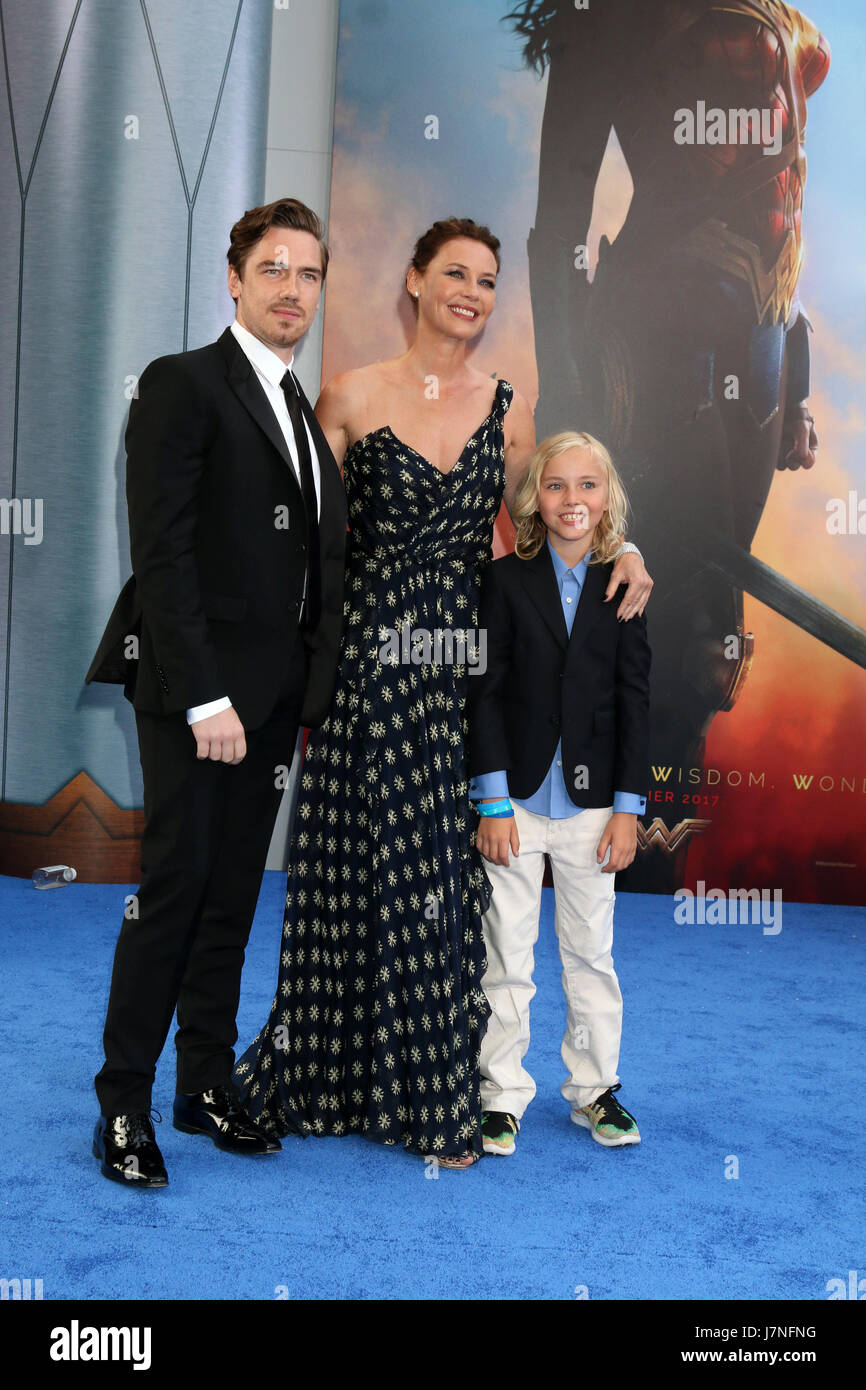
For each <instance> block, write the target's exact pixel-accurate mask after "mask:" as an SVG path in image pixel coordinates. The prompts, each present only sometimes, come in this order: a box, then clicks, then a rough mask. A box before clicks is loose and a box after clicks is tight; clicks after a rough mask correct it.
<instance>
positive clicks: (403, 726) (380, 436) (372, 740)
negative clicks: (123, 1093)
mask: <svg viewBox="0 0 866 1390" xmlns="http://www.w3.org/2000/svg"><path fill="white" fill-rule="evenodd" d="M512 394H513V388H512V387H511V386H510V385H508V383H507V382H504V381H500V382H499V383H498V385H497V388H496V397H495V400H494V402H493V408H492V410H491V412H490V414H489V415H488V417H487V419H486V420H484V421H483V423H482V424H481V425H479V427H478V429H477V430H476V431H475V433H474V434H473V435H472V438H471V439H469V440H468V441H467V443H466V445H465V447H464V449H463V452H462V453H461V455H460V458H459V460H458V461H457V463H456V464H455V466H454V467H453V468H452V469H451V471H450V473H447V474H443V473H442V472H440V471H439V469H437V468H436V467H435V466H434V465H433V464H432V463H430V462H429V460H428V459H426V458H424V457H423V456H422V455H421V454H418V453H416V452H415V450H414V449H411V448H410V447H409V446H408V445H406V444H403V443H401V441H400V440H399V439H398V438H397V437H396V436H395V435H394V434H393V433H392V431H391V430H390V428H389V427H388V426H387V425H386V426H383V427H382V428H381V429H378V430H374V431H373V432H372V433H371V434H368V435H365V437H364V438H363V439H361V440H359V441H358V442H357V443H356V444H354V445H352V447H351V448H350V449H349V451H348V452H347V454H346V459H345V464H344V480H345V485H346V493H347V497H348V505H349V525H350V536H349V544H348V552H347V568H346V603H345V620H344V628H343V640H342V646H341V652H340V664H339V672H338V676H337V683H336V689H335V693H334V699H333V703H332V706H331V711H330V714H329V716H328V719H327V722H326V723H325V724H324V725H323V726H322V728H321V729H318V730H314V731H312V732H311V734H310V736H309V739H308V742H307V748H306V756H305V760H304V765H303V770H302V773H301V782H300V789H299V793H298V803H297V809H296V813H295V819H294V825H293V834H292V843H291V858H290V868H289V879H288V892H287V895H286V914H285V921H284V926H283V940H282V953H281V958H280V972H279V980H278V984H277V992H276V997H275V999H274V1003H273V1007H272V1009H271V1014H270V1017H269V1019H268V1021H267V1023H266V1024H265V1027H264V1028H263V1029H262V1031H261V1033H259V1035H258V1037H257V1038H256V1039H255V1041H254V1042H253V1044H252V1045H251V1046H250V1047H249V1048H248V1050H247V1051H246V1052H245V1053H244V1055H243V1057H242V1058H241V1059H240V1061H239V1062H238V1063H237V1066H236V1069H235V1081H236V1083H237V1085H238V1088H239V1090H240V1093H241V1097H242V1100H243V1102H244V1104H245V1105H246V1107H247V1109H248V1111H249V1113H250V1115H251V1116H252V1118H253V1119H254V1120H255V1121H256V1122H257V1123H259V1124H260V1125H261V1126H262V1128H263V1129H265V1130H266V1131H267V1132H268V1133H269V1134H272V1135H278V1136H281V1135H284V1134H287V1133H301V1134H313V1135H324V1134H347V1133H361V1134H365V1135H367V1136H368V1137H369V1138H372V1139H378V1140H380V1141H382V1142H384V1143H386V1144H403V1145H405V1147H406V1148H407V1149H409V1150H411V1151H412V1152H415V1153H420V1154H439V1155H445V1154H462V1153H466V1152H467V1151H469V1152H473V1153H479V1154H480V1153H481V1152H482V1145H481V1133H480V1126H481V1100H480V1089H479V1077H480V1074H479V1052H480V1043H481V1038H482V1036H483V1032H484V1028H485V1026H486V1020H487V1017H488V1015H489V1012H490V1010H489V1006H488V1004H487V1001H486V999H485V997H484V993H483V991H482V989H481V978H482V975H483V974H484V970H485V964H486V962H485V954H484V943H483V938H482V931H481V916H482V913H483V912H484V911H485V909H486V907H487V905H488V902H489V898H490V884H489V881H488V878H487V875H486V873H485V871H484V865H483V860H482V858H481V856H480V854H479V852H478V851H477V849H476V848H475V824H476V820H477V813H476V812H475V811H474V809H473V808H472V805H471V803H470V801H469V795H468V793H469V782H468V778H467V774H466V765H465V761H464V737H465V719H464V704H465V698H466V686H467V680H471V679H472V676H471V675H470V674H468V670H467V663H466V662H464V664H456V658H459V657H460V656H461V649H460V647H459V645H456V646H455V648H454V650H453V653H452V656H453V658H454V660H452V661H450V662H449V661H448V660H447V657H448V655H449V652H448V646H447V638H445V637H444V633H445V631H446V630H447V631H449V632H451V633H453V634H461V633H462V634H466V632H467V629H475V626H476V623H477V592H478V580H479V577H480V574H481V571H482V570H483V568H484V566H485V565H486V564H487V563H488V561H489V560H490V558H491V554H492V550H491V543H492V538H493V525H494V522H495V520H496V516H497V513H498V511H499V505H500V501H501V499H502V494H503V489H504V484H505V461H504V438H503V421H504V416H505V412H506V411H507V409H508V406H509V404H510V402H511V397H512ZM404 624H408V625H409V626H408V629H407V631H406V638H407V640H408V645H407V642H405V641H404V639H403V630H404ZM419 628H420V629H425V630H427V631H428V632H429V633H430V636H431V641H433V646H432V649H431V650H430V651H429V652H427V653H426V655H427V656H432V657H434V658H435V657H436V655H437V651H436V645H435V640H434V639H435V636H436V632H437V630H441V632H442V633H443V640H442V645H441V649H440V651H439V653H438V655H439V656H440V657H441V658H442V659H441V661H440V662H439V664H436V662H435V659H434V660H432V661H431V660H422V661H417V662H413V661H412V660H411V652H412V651H413V650H414V651H415V652H416V653H417V654H418V655H420V656H422V657H423V656H424V655H425V652H424V650H423V647H421V646H419V645H417V643H416V642H412V641H411V631H412V630H413V629H419ZM395 634H396V637H395ZM472 636H474V633H471V634H469V644H468V648H467V650H468V653H469V663H472V662H474V661H475V660H477V656H476V655H475V654H474V652H473V648H472V641H471V638H472ZM400 647H402V650H400V649H399V648H400ZM406 655H409V656H410V659H409V660H408V661H407V660H405V656H406Z"/></svg>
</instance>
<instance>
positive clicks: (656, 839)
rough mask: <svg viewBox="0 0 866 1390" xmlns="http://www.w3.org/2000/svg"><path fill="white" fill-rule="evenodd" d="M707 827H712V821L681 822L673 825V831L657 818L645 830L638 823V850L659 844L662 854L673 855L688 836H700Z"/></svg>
mask: <svg viewBox="0 0 866 1390" xmlns="http://www.w3.org/2000/svg"><path fill="white" fill-rule="evenodd" d="M708 825H712V821H709V820H681V821H680V823H679V825H675V826H674V827H673V829H671V830H669V829H668V827H667V826H666V825H665V823H664V821H663V820H661V819H660V818H659V817H658V816H656V818H655V820H654V821H653V822H652V824H651V825H649V826H647V827H646V828H645V827H644V826H642V825H641V823H640V821H638V823H637V844H638V849H649V848H650V846H651V845H655V844H660V845H661V848H662V852H663V853H664V854H673V852H674V850H675V849H678V848H679V846H680V845H681V844H682V843H683V841H684V840H687V839H688V837H689V836H690V835H700V833H701V831H702V830H706V828H707V826H708Z"/></svg>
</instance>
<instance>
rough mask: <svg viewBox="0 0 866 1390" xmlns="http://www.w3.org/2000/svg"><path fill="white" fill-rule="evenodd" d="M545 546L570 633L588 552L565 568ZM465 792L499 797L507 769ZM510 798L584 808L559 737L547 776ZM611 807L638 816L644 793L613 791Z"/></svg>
mask: <svg viewBox="0 0 866 1390" xmlns="http://www.w3.org/2000/svg"><path fill="white" fill-rule="evenodd" d="M547 548H548V550H549V551H550V555H551V559H552V560H553V569H554V573H555V574H556V581H557V583H558V585H559V594H560V600H561V602H562V611H563V613H564V614H565V625H566V627H567V628H568V635H569V637H570V636H571V629H572V627H573V625H574V615H575V613H576V612H577V603H578V599H579V598H580V593H581V589H582V588H583V581H584V579H585V578H586V567H587V561H588V559H589V556H588V555H587V556H586V557H585V558H584V559H583V560H581V561H580V563H579V564H577V565H575V566H574V569H569V568H568V565H567V564H566V563H565V561H564V560H563V559H562V556H561V555H558V554H557V552H556V551H555V550H554V548H553V546H552V545H551V544H550V540H549V538H548V541H547ZM469 795H470V797H471V798H472V800H473V801H486V800H487V799H488V798H489V797H496V798H497V799H499V798H500V797H505V796H508V775H507V773H506V772H505V771H504V770H502V771H500V772H485V773H482V775H481V776H480V777H473V779H472V781H471V782H470V784H469ZM511 801H512V804H514V805H517V806H523V807H524V809H525V810H527V811H534V812H535V813H536V815H539V816H549V817H550V818H551V819H552V820H562V819H564V818H565V817H566V816H576V815H579V814H580V812H581V811H584V810H585V809H586V807H584V806H575V804H574V802H573V801H572V799H571V797H570V796H569V794H568V789H567V787H566V785H565V777H564V776H563V772H562V740H560V741H559V743H558V744H557V745H556V752H555V753H554V755H553V762H552V763H551V764H550V767H549V768H548V770H547V776H546V777H545V779H544V781H543V782H542V784H541V786H540V787H539V788H538V791H537V792H533V793H532V796H529V797H527V798H526V800H524V801H519V800H518V799H517V797H514V796H512V797H511ZM613 809H614V812H617V811H628V812H630V813H631V814H633V815H636V816H642V815H643V813H644V811H645V810H646V797H645V796H638V795H637V793H636V792H614V794H613Z"/></svg>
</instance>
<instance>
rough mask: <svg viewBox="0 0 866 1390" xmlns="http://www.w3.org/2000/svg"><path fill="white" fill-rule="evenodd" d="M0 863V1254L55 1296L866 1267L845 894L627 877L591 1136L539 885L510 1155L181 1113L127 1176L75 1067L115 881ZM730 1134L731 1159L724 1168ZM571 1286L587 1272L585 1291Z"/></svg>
mask: <svg viewBox="0 0 866 1390" xmlns="http://www.w3.org/2000/svg"><path fill="white" fill-rule="evenodd" d="M131 891H132V889H130V888H124V887H120V886H106V885H87V884H73V885H71V886H69V887H66V888H63V889H59V890H57V891H52V892H47V893H39V892H36V891H34V889H33V888H32V887H31V886H30V884H29V883H28V882H24V881H21V880H17V879H10V878H6V879H0V921H2V926H0V941H2V953H3V981H4V1003H5V1008H4V1011H3V1022H2V1056H3V1063H4V1066H3V1095H4V1104H3V1115H4V1120H5V1124H4V1138H3V1143H2V1148H0V1162H2V1172H0V1176H2V1184H3V1185H2V1193H3V1198H2V1223H0V1276H2V1277H4V1278H15V1277H17V1278H22V1279H23V1278H31V1279H36V1278H41V1279H42V1280H43V1290H44V1298H45V1299H78V1298H81V1299H96V1298H113V1299H128V1298H145V1299H156V1298H165V1299H190V1298H204V1299H273V1298H275V1297H277V1296H280V1295H282V1296H284V1297H289V1298H291V1299H301V1298H370V1299H372V1298H397V1297H403V1298H417V1299H430V1298H435V1299H441V1298H462V1299H465V1298H482V1299H501V1298H505V1299H533V1300H535V1299H574V1298H575V1297H577V1296H584V1297H586V1296H588V1297H589V1298H590V1299H757V1298H768V1299H810V1300H815V1299H817V1300H821V1299H826V1298H827V1282H828V1280H830V1279H834V1278H841V1279H842V1280H843V1281H845V1282H846V1284H847V1281H848V1271H849V1270H858V1271H859V1273H860V1275H861V1276H862V1275H866V1247H864V1241H863V1232H864V1221H863V1195H862V1193H863V1172H864V1148H866V1144H864V1124H863V1102H862V1068H863V1056H864V1046H863V1044H864V1033H866V1029H864V1012H863V922H864V913H863V911H862V910H861V909H857V908H850V907H847V908H846V907H816V906H809V905H796V904H795V905H791V904H785V908H784V922H783V929H782V931H781V932H780V934H779V935H777V936H765V935H763V933H762V931H761V928H760V926H757V925H755V926H751V925H749V926H746V925H738V926H706V925H704V926H697V925H696V926H680V925H678V924H676V923H675V922H674V919H673V904H672V903H671V900H670V899H667V898H660V897H652V896H649V895H633V894H620V896H619V898H618V902H617V928H616V939H615V957H616V964H617V972H618V974H619V978H620V984H621V986H622V990H623V995H624V998H625V1031H624V1037H623V1048H622V1056H621V1062H620V1073H621V1076H622V1078H623V1090H622V1092H621V1093H620V1095H621V1099H622V1100H623V1102H624V1104H625V1105H626V1106H627V1107H628V1108H629V1109H631V1110H632V1111H633V1112H634V1114H635V1115H636V1117H637V1119H638V1122H639V1124H640V1128H641V1133H642V1135H643V1143H642V1144H640V1145H638V1146H636V1147H634V1148H629V1149H623V1150H606V1149H603V1148H602V1147H601V1146H600V1145H598V1144H595V1143H594V1142H593V1141H592V1139H591V1137H590V1135H589V1133H588V1132H587V1131H585V1130H579V1129H577V1128H576V1127H575V1126H574V1125H572V1124H571V1123H570V1121H569V1118H568V1109H567V1107H566V1105H565V1103H564V1102H563V1100H562V1099H561V1097H560V1095H559V1085H560V1082H561V1080H562V1064H561V1061H560V1058H559V1041H560V1036H561V1031H562V1024H563V1014H564V1004H563V999H562V993H561V989H560V984H559V962H558V956H557V952H556V943H555V938H554V935H553V926H552V896H551V890H549V889H545V903H544V914H543V920H542V931H541V939H540V942H539V948H538V953H537V970H536V981H537V984H538V994H537V995H536V998H535V1001H534V1005H533V1035H532V1046H531V1049H530V1052H529V1056H528V1065H529V1068H530V1070H531V1071H532V1073H533V1075H534V1076H535V1078H536V1080H537V1082H538V1095H537V1097H536V1100H535V1102H534V1103H533V1105H532V1106H531V1108H530V1110H529V1111H528V1112H527V1115H526V1117H525V1120H524V1124H523V1128H522V1131H521V1135H520V1139H519V1142H518V1149H517V1153H516V1154H515V1155H514V1157H512V1158H509V1159H507V1160H505V1159H499V1158H485V1159H484V1160H483V1161H482V1162H481V1163H479V1164H478V1165H477V1166H476V1167H475V1168H473V1169H471V1170H470V1171H468V1172H465V1173H450V1172H441V1173H440V1174H439V1176H438V1178H436V1179H435V1180H431V1179H430V1178H427V1177H425V1166H424V1164H423V1162H422V1161H421V1160H420V1159H418V1158H413V1157H410V1156H407V1155H405V1154H404V1153H402V1152H400V1151H396V1150H392V1149H383V1148H381V1147H379V1146H378V1145H376V1144H373V1143H370V1142H367V1141H365V1140H363V1139H361V1138H357V1137H350V1138H345V1139H309V1140H301V1139H289V1140H286V1141H284V1152H283V1154H282V1155H279V1156H277V1157H275V1158H274V1159H263V1160H261V1161H259V1162H256V1161H254V1160H243V1159H239V1158H235V1157H232V1156H230V1155H228V1154H223V1153H220V1152H218V1151H217V1150H216V1149H215V1148H214V1147H213V1145H212V1144H211V1143H210V1142H209V1141H208V1140H207V1139H204V1138H194V1137H190V1136H186V1135H182V1134H179V1133H178V1132H177V1131H176V1130H174V1129H173V1128H172V1127H171V1100H172V1095H173V1090H174V1048H173V1046H172V1044H171V1042H169V1045H168V1046H167V1048H166V1051H165V1054H164V1056H163V1059H162V1061H161V1063H160V1067H159V1072H158V1075H157V1083H156V1090H155V1097H154V1103H155V1105H156V1106H157V1108H158V1109H160V1110H161V1111H162V1114H163V1116H164V1117H165V1119H166V1123H164V1124H163V1125H162V1126H157V1138H158V1140H159V1142H160V1145H161V1147H162V1150H163V1153H164V1155H165V1159H166V1164H167V1167H168V1170H169V1177H170V1186H169V1188H168V1189H167V1190H165V1191H163V1192H154V1193H148V1194H143V1193H134V1192H129V1191H126V1190H125V1189H123V1188H122V1187H120V1186H118V1185H116V1184H113V1183H109V1182H106V1181H105V1179H104V1178H102V1177H100V1175H99V1173H98V1170H97V1165H96V1162H95V1160H94V1159H93V1158H92V1156H91V1154H90V1139H91V1131H92V1127H93V1123H94V1120H95V1117H96V1103H95V1096H94V1093H93V1090H92V1076H93V1073H94V1072H95V1071H96V1069H97V1068H98V1067H99V1065H101V1048H100V1036H101V1030H102V1023H103V1017H104V1012H105V1005H106V1000H107V993H108V982H109V974H110V967H111V959H112V954H113V949H114V942H115V938H116V935H117V931H118V926H119V920H120V915H121V912H122V906H123V897H124V894H125V893H127V892H131ZM283 891H284V880H283V876H282V875H281V874H277V873H269V874H266V876H265V884H264V887H263V889H262V895H261V899H260V902H259V910H258V914H257V917H256V922H255V926H254V929H253V935H252V939H251V942H250V948H249V951H248V955H247V964H246V967H245V974H244V992H243V999H242V1003H241V1012H240V1018H239V1031H240V1043H241V1045H243V1046H245V1045H246V1043H247V1041H248V1040H249V1039H250V1038H251V1036H252V1035H253V1034H254V1033H255V1032H256V1031H257V1030H258V1028H259V1027H260V1026H261V1025H262V1023H263V1022H264V1020H265V1017H266V1015H267V1012H268V1010H269V1008H270V1003H271V997H272V993H273V988H274V981H275V978H276V968H277V949H278V941H279V932H280V926H281V918H282V897H283ZM731 1157H733V1158H736V1160H737V1162H738V1165H739V1177H737V1178H726V1177H725V1170H726V1165H727V1167H728V1169H729V1170H730V1169H731V1168H732V1167H733V1165H732V1164H731V1162H730V1160H731ZM584 1290H585V1292H584Z"/></svg>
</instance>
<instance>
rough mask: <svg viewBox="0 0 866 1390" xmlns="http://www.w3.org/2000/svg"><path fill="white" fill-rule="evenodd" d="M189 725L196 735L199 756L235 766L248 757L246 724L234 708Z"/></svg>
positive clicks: (197, 755) (197, 754) (213, 761)
mask: <svg viewBox="0 0 866 1390" xmlns="http://www.w3.org/2000/svg"><path fill="white" fill-rule="evenodd" d="M189 727H190V728H191V729H192V731H193V734H194V735H195V742H196V754H195V755H196V757H197V758H209V759H210V761H211V762H212V763H230V764H231V765H232V767H235V766H236V765H237V764H238V763H239V762H242V761H243V759H244V758H245V757H246V752H247V741H246V738H245V736H244V726H243V724H242V723H241V721H240V720H239V719H238V717H237V715H236V714H235V712H234V709H224V710H221V711H220V713H219V714H211V715H208V717H207V719H197V720H196V722H195V723H194V724H190V726H189Z"/></svg>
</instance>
